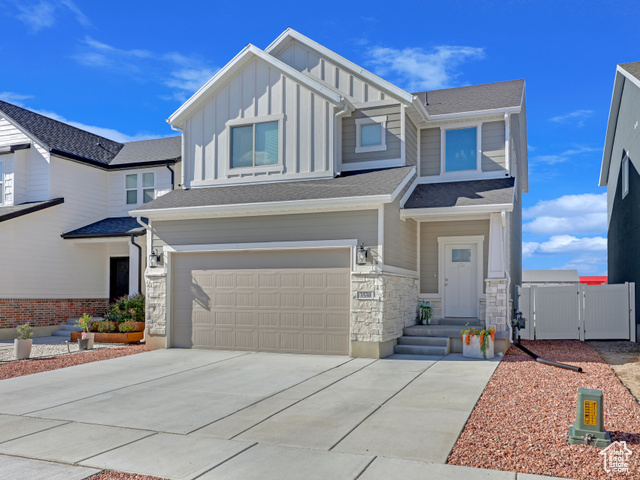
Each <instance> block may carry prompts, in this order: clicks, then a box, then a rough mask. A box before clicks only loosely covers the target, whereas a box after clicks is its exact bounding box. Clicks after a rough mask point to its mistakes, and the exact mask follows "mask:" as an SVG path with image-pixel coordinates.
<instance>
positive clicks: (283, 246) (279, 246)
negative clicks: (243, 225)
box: [164, 238, 358, 253]
mask: <svg viewBox="0 0 640 480" xmlns="http://www.w3.org/2000/svg"><path fill="white" fill-rule="evenodd" d="M357 245H358V240H357V239H355V238H353V239H345V240H311V241H306V242H305V241H303V242H257V243H215V244H202V245H197V244H196V245H174V246H170V245H165V246H164V251H165V252H167V253H180V252H222V251H229V252H232V251H236V252H242V251H249V250H287V249H295V250H304V249H307V248H346V247H355V246H357Z"/></svg>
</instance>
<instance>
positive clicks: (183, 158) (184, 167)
mask: <svg viewBox="0 0 640 480" xmlns="http://www.w3.org/2000/svg"><path fill="white" fill-rule="evenodd" d="M167 122H168V120H167ZM169 125H170V126H171V130H174V131H176V132H180V134H181V138H182V147H181V150H180V161H181V162H182V168H181V169H180V186H181V187H182V188H183V189H184V190H189V189H188V188H186V187H185V178H184V174H185V170H186V165H187V162H186V161H185V147H184V131H183V130H182V129H181V128H180V127H176V126H174V125H171V124H169Z"/></svg>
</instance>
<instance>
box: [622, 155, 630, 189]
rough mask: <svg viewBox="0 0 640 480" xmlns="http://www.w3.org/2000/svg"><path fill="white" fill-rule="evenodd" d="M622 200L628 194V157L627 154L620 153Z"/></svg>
mask: <svg viewBox="0 0 640 480" xmlns="http://www.w3.org/2000/svg"><path fill="white" fill-rule="evenodd" d="M620 171H621V172H622V198H624V197H626V196H627V194H628V193H629V155H628V154H627V152H623V153H622V168H621V169H620Z"/></svg>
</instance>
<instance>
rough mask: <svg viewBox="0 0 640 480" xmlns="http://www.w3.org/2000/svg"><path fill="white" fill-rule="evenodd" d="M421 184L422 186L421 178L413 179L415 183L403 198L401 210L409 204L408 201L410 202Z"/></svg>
mask: <svg viewBox="0 0 640 480" xmlns="http://www.w3.org/2000/svg"><path fill="white" fill-rule="evenodd" d="M419 184H420V177H418V176H416V178H414V179H413V183H412V184H411V187H409V188H408V189H407V191H406V193H405V194H404V195H403V196H402V199H400V209H403V208H404V204H405V203H407V200H409V197H411V194H412V193H413V191H414V190H415V189H416V187H417V186H418V185H419Z"/></svg>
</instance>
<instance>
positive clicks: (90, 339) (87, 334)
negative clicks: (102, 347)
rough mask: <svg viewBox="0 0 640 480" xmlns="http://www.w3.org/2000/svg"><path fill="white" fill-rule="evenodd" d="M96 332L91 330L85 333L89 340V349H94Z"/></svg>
mask: <svg viewBox="0 0 640 480" xmlns="http://www.w3.org/2000/svg"><path fill="white" fill-rule="evenodd" d="M95 335H96V334H95V333H91V332H87V333H86V334H85V338H86V339H87V340H88V342H87V350H92V349H93V340H94V338H95Z"/></svg>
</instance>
